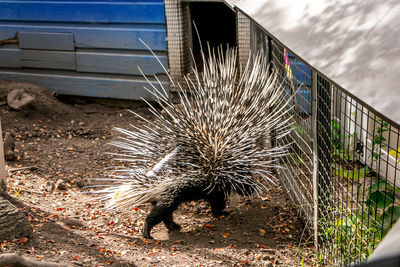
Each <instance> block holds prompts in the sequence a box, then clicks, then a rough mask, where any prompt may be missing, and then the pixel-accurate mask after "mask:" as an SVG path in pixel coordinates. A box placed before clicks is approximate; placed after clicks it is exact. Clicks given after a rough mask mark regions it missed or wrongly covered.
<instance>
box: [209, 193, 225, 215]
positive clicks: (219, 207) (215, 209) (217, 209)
mask: <svg viewBox="0 0 400 267" xmlns="http://www.w3.org/2000/svg"><path fill="white" fill-rule="evenodd" d="M208 201H209V202H210V205H211V213H212V214H213V215H214V217H220V216H227V215H229V212H227V211H224V209H225V205H226V197H225V193H224V192H213V193H211V194H210V195H209V197H208Z"/></svg>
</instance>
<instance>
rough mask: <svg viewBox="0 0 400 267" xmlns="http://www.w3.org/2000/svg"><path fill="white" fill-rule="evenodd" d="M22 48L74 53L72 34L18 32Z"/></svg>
mask: <svg viewBox="0 0 400 267" xmlns="http://www.w3.org/2000/svg"><path fill="white" fill-rule="evenodd" d="M18 40H19V47H20V48H27V49H46V50H64V51H74V50H75V46H74V37H73V35H72V33H64V32H57V33H56V32H21V31H19V32H18Z"/></svg>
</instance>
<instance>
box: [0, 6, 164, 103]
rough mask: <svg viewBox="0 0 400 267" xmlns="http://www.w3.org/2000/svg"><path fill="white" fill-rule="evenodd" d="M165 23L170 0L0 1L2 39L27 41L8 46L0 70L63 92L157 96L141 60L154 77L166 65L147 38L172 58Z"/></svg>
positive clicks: (1, 49)
mask: <svg viewBox="0 0 400 267" xmlns="http://www.w3.org/2000/svg"><path fill="white" fill-rule="evenodd" d="M165 28H166V27H165V16H164V2H163V1H162V0H140V1H139V0H95V1H91V0H52V1H48V0H0V40H3V39H10V38H18V40H19V47H18V46H17V45H15V46H13V47H7V48H8V49H6V47H5V46H2V47H0V62H2V61H7V64H3V65H0V77H2V78H5V79H15V80H22V81H26V82H31V83H36V84H38V85H40V86H43V87H47V88H49V89H51V90H56V91H58V92H59V93H63V94H75V95H85V96H97V97H113V98H122V99H139V98H140V97H143V96H144V97H145V98H148V99H149V98H151V97H150V95H149V94H148V92H147V91H146V90H145V89H143V87H144V86H146V81H145V80H144V78H143V77H141V76H138V74H139V72H138V71H137V66H140V67H141V69H142V70H143V71H144V72H145V74H146V75H149V76H152V75H154V74H158V73H163V72H164V71H163V69H162V68H161V66H160V65H159V63H158V62H157V61H156V60H155V58H153V57H152V56H151V55H150V53H149V52H148V51H147V48H146V47H145V46H144V45H143V44H142V43H141V42H140V41H139V38H141V39H142V40H144V42H146V44H147V45H148V46H149V47H151V49H153V51H155V53H156V54H157V55H159V58H160V60H161V61H162V62H163V64H164V65H167V57H166V50H167V46H166V29H165ZM8 52H9V53H8ZM21 67H23V69H20V70H19V69H18V68H21ZM166 67H167V66H166ZM66 69H68V70H66ZM165 86H166V87H167V88H168V82H165ZM167 90H168V89H167Z"/></svg>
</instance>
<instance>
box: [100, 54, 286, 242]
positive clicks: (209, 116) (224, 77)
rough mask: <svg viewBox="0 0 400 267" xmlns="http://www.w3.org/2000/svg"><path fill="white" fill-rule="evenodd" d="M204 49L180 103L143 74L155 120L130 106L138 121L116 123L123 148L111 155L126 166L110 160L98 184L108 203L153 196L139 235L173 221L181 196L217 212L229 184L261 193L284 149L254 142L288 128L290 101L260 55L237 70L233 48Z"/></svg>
mask: <svg viewBox="0 0 400 267" xmlns="http://www.w3.org/2000/svg"><path fill="white" fill-rule="evenodd" d="M209 51H210V53H209V56H208V58H206V56H205V55H204V53H203V52H202V57H203V68H202V71H201V72H200V71H198V69H197V68H196V67H194V68H193V74H194V78H189V77H185V81H186V86H187V87H188V89H186V90H183V89H182V87H181V86H180V85H177V86H178V87H179V88H180V90H179V91H180V93H179V99H180V104H179V105H174V104H173V103H172V102H171V100H170V97H169V95H168V93H167V92H166V90H165V89H164V88H163V86H162V84H161V82H158V87H157V86H154V85H153V83H151V82H150V81H149V80H148V84H149V85H150V86H151V88H150V89H147V90H148V91H149V92H150V93H151V94H152V95H153V96H154V98H155V99H156V102H157V104H158V105H159V106H160V107H161V110H163V111H159V109H157V108H155V107H154V105H152V104H150V103H149V102H147V101H146V103H147V104H148V105H149V109H150V111H151V112H152V113H153V115H154V117H155V119H154V121H149V120H146V119H145V118H143V117H142V116H140V115H139V114H136V113H134V112H132V113H134V114H135V115H136V116H137V117H139V118H140V119H142V120H143V121H144V122H145V124H144V125H143V126H139V125H131V128H132V130H126V129H121V128H117V129H116V130H117V131H118V132H120V133H121V134H123V135H124V136H122V137H120V139H119V140H118V141H115V142H112V143H111V144H112V145H114V146H116V147H118V148H119V149H122V151H121V152H120V153H116V154H115V155H116V159H117V160H122V161H125V162H127V163H128V165H129V166H128V167H119V168H116V170H115V172H114V173H113V174H112V177H111V180H116V181H118V182H117V183H116V184H114V185H111V186H109V187H106V188H105V189H103V190H102V191H101V192H102V193H105V195H104V199H106V200H107V201H108V203H107V206H108V207H110V208H116V207H135V206H138V205H141V204H144V203H152V205H153V208H152V210H151V212H150V213H149V214H148V216H147V217H146V220H145V224H144V227H143V237H145V238H152V237H151V236H150V232H151V229H152V228H153V227H154V226H155V225H157V224H158V223H160V222H164V224H165V226H166V227H167V228H168V229H169V230H177V229H180V226H179V225H178V224H177V223H175V222H174V221H173V212H174V211H175V210H176V209H177V208H178V206H179V205H180V204H181V203H183V202H186V201H192V200H199V199H205V200H207V201H208V202H209V203H210V206H211V212H212V214H213V215H214V216H220V215H223V214H226V213H225V212H224V209H225V205H226V201H227V198H228V196H229V194H230V193H231V191H235V192H237V193H239V194H240V195H244V196H250V195H252V194H254V193H257V194H259V193H261V192H262V191H264V190H265V189H266V187H265V182H273V179H275V178H273V177H274V176H273V173H272V168H277V167H279V158H280V157H282V156H284V155H285V153H286V147H285V146H276V147H273V148H271V146H268V144H266V145H264V146H263V147H261V148H260V146H259V145H257V144H258V143H259V141H260V136H262V137H263V139H264V140H269V139H270V137H271V133H272V131H274V138H275V139H276V140H280V139H281V138H282V137H284V136H285V135H286V134H287V133H288V132H289V129H290V123H289V121H290V110H291V108H290V105H289V104H288V103H289V102H290V101H289V100H288V98H287V97H286V98H285V96H284V93H285V90H284V89H283V88H282V86H281V84H279V83H278V80H277V75H276V74H274V73H273V72H270V71H269V70H270V69H269V66H268V64H267V62H266V60H265V57H264V56H263V55H262V54H261V53H260V54H258V55H256V56H254V57H252V58H251V59H249V61H248V62H247V65H246V66H243V69H242V70H241V71H240V72H239V71H238V66H237V51H236V49H234V48H229V49H227V50H226V52H225V53H224V52H223V51H222V49H221V48H219V49H218V50H217V52H215V50H210V49H209ZM160 64H161V63H160ZM166 73H167V71H166ZM146 79H147V78H146ZM156 79H157V77H156ZM170 79H171V78H170ZM171 84H172V86H175V83H174V81H173V80H172V79H171ZM267 142H268V141H267ZM278 143H279V142H278ZM268 147H269V148H268ZM256 177H261V178H256Z"/></svg>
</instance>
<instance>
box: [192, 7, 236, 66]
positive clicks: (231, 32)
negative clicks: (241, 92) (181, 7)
mask: <svg viewBox="0 0 400 267" xmlns="http://www.w3.org/2000/svg"><path fill="white" fill-rule="evenodd" d="M189 12H190V16H189V18H190V20H191V21H190V23H189V25H191V29H190V30H191V36H192V42H191V46H192V51H193V56H194V59H195V63H196V66H197V67H198V69H199V70H200V71H201V69H202V64H203V62H202V58H201V53H200V52H201V47H202V48H203V50H204V53H205V55H206V57H207V56H208V54H209V51H208V48H207V44H209V46H210V48H211V49H213V48H214V49H217V48H218V47H219V46H222V48H223V50H224V51H226V49H227V47H236V46H237V38H236V14H235V12H234V11H233V10H232V9H231V8H229V7H228V6H227V5H226V4H225V3H222V2H190V3H189ZM196 28H197V30H198V33H199V36H200V39H201V45H200V41H199V38H198V35H197V32H196Z"/></svg>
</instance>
